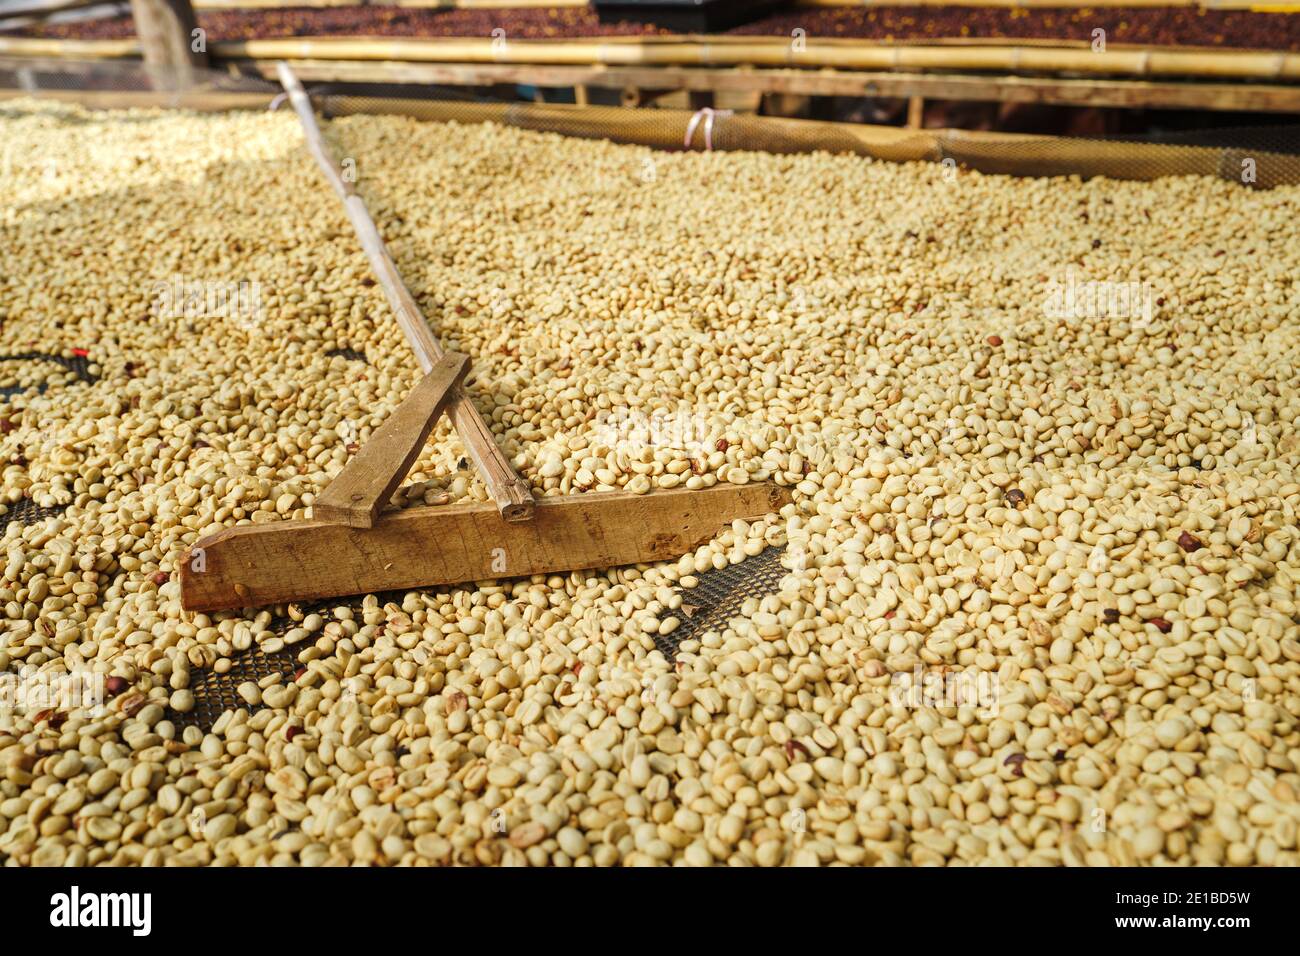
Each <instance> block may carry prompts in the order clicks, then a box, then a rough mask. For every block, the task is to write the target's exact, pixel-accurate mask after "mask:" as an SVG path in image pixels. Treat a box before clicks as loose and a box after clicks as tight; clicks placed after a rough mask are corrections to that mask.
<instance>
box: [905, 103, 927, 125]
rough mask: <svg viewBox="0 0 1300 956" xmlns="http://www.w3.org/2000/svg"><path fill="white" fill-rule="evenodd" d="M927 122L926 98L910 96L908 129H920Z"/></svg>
mask: <svg viewBox="0 0 1300 956" xmlns="http://www.w3.org/2000/svg"><path fill="white" fill-rule="evenodd" d="M924 120H925V97H923V96H910V97H908V99H907V128H908V129H920V128H921V125H922V123H923V122H924Z"/></svg>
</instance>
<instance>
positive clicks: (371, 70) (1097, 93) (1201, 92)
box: [229, 60, 1300, 113]
mask: <svg viewBox="0 0 1300 956" xmlns="http://www.w3.org/2000/svg"><path fill="white" fill-rule="evenodd" d="M229 62H230V65H232V66H233V67H234V68H235V69H237V70H239V71H240V72H241V73H243V74H247V75H254V76H261V77H265V78H267V79H273V78H274V76H275V66H274V64H273V63H271V62H270V61H267V60H232V61H229ZM292 65H293V68H294V71H295V72H296V73H297V74H298V76H299V77H300V78H301V79H303V80H306V81H309V82H314V83H337V82H344V83H393V84H421V85H448V86H486V85H491V84H495V83H517V84H529V85H532V86H540V87H557V88H566V87H573V88H574V89H581V88H590V87H595V88H600V89H616V90H625V89H641V90H664V91H674V90H698V91H717V92H746V93H755V92H756V93H792V94H800V95H807V96H877V97H899V98H907V97H912V96H922V97H925V98H926V99H935V100H965V101H984V102H1003V103H1053V104H1062V105H1070V106H1102V107H1128V108H1147V109H1208V110H1243V111H1254V112H1268V113H1293V112H1294V113H1300V85H1295V86H1290V85H1281V84H1261V83H1188V82H1180V81H1169V80H1166V81H1149V80H1129V79H1110V78H1102V77H1098V78H1095V79H1071V78H1062V77H1021V76H1007V75H986V74H953V73H941V74H936V73H904V72H899V73H881V72H867V71H844V70H787V69H759V70H755V69H748V68H744V67H723V68H717V69H713V68H708V67H702V68H695V67H590V66H528V65H519V64H495V63H487V64H484V63H398V62H390V61H379V62H371V61H356V60H294V61H292Z"/></svg>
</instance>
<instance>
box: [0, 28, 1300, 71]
mask: <svg viewBox="0 0 1300 956" xmlns="http://www.w3.org/2000/svg"><path fill="white" fill-rule="evenodd" d="M666 39H667V42H654V41H651V42H647V41H646V39H645V38H635V39H634V41H633V42H626V41H622V42H611V41H607V40H599V41H587V40H574V41H554V40H513V41H510V42H507V43H506V44H505V45H503V46H502V45H496V46H494V44H493V41H492V40H491V39H487V38H470V39H435V40H423V39H377V38H365V37H317V38H301V39H300V38H285V39H268V40H232V41H224V42H220V43H214V44H212V52H213V54H214V57H215V58H217V59H222V60H229V59H241V58H249V59H265V60H313V59H317V60H367V61H382V60H391V61H399V62H401V61H405V62H413V63H521V64H522V63H528V64H539V65H575V66H587V65H605V66H758V67H777V66H781V67H795V68H807V69H812V68H832V69H841V70H953V71H960V70H984V71H998V72H1007V73H1081V74H1086V75H1091V76H1096V75H1112V76H1143V77H1158V76H1193V77H1220V78H1224V79H1267V80H1296V79H1300V54H1298V53H1284V52H1267V51H1245V50H1184V49H1178V48H1160V47H1146V48H1144V47H1128V48H1119V47H1111V48H1109V49H1107V51H1106V52H1105V53H1094V52H1092V51H1091V50H1090V49H1087V48H1084V47H1079V48H1074V47H1041V46H1036V45H1018V44H1017V45H1002V46H999V45H988V46H982V45H970V46H966V45H948V44H940V45H915V46H911V45H906V44H879V43H858V42H856V41H839V42H835V41H823V40H809V41H808V42H807V46H806V48H805V49H804V50H803V51H802V52H795V51H794V50H793V49H792V47H791V45H790V43H789V41H788V40H785V39H781V38H757V39H744V40H738V39H737V38H731V39H729V40H727V41H724V42H717V41H714V40H710V41H708V42H682V41H680V40H679V39H677V38H671V37H670V38H666ZM138 51H139V45H138V44H137V43H136V42H135V41H133V40H81V41H76V40H44V39H34V38H27V37H0V55H12V56H51V57H58V56H64V57H71V58H79V59H98V58H105V57H126V56H133V55H137V54H138Z"/></svg>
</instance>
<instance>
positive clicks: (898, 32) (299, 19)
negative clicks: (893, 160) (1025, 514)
mask: <svg viewBox="0 0 1300 956" xmlns="http://www.w3.org/2000/svg"><path fill="white" fill-rule="evenodd" d="M198 19H199V24H200V25H201V26H202V27H203V28H204V29H205V30H207V31H208V39H209V40H210V41H213V42H220V41H224V40H252V39H263V38H270V37H295V36H344V35H351V36H386V37H393V36H411V37H486V36H492V35H493V33H492V31H493V30H496V29H501V30H504V31H505V36H506V37H507V38H508V39H509V38H514V39H521V40H548V39H564V38H578V37H595V36H655V35H659V36H668V35H671V34H670V33H669V31H667V30H664V29H662V28H659V27H655V26H653V25H650V24H640V23H634V22H628V23H601V22H600V21H599V20H598V19H597V17H596V14H595V12H594V11H592V10H589V9H585V8H581V7H560V8H551V9H538V8H525V9H465V10H419V9H401V8H395V7H347V8H312V7H296V8H295V7H287V8H282V9H276V10H221V11H218V10H201V11H199V13H198ZM796 29H799V30H803V31H804V35H805V36H807V37H811V38H819V39H827V38H842V39H860V40H871V41H877V42H879V41H894V40H945V39H953V38H956V39H1009V40H1058V41H1066V42H1073V43H1086V44H1091V43H1092V42H1093V39H1094V37H1093V31H1094V30H1097V29H1102V30H1104V31H1105V32H1106V42H1107V43H1122V44H1137V45H1142V46H1200V47H1217V48H1236V49H1260V50H1300V17H1297V16H1294V15H1292V14H1286V13H1259V12H1253V11H1246V10H1203V9H1198V8H1194V7H1168V8H1163V7H1131V8H1126V7H1104V8H1077V7H1076V8H1062V9H1052V8H1026V9H1017V8H1013V7H1001V8H979V7H928V6H927V7H906V6H901V7H870V8H865V9H858V8H843V9H836V8H831V9H804V10H793V11H789V12H786V13H782V14H777V15H774V16H769V17H764V18H763V19H760V20H757V21H755V22H753V23H749V24H745V25H744V26H740V27H735V28H733V29H731V30H727V31H725V33H726V34H730V35H736V36H778V37H789V36H791V35H792V34H793V31H794V30H796ZM22 32H23V35H27V36H41V37H56V38H64V39H72V38H75V39H121V38H125V37H130V36H133V35H134V26H133V24H132V21H131V18H130V17H129V16H124V17H116V18H106V19H100V20H88V21H82V22H76V23H66V24H44V25H39V26H34V27H30V28H27V29H26V30H24V31H22Z"/></svg>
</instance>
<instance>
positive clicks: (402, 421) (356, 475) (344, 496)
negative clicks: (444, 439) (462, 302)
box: [312, 352, 469, 528]
mask: <svg viewBox="0 0 1300 956" xmlns="http://www.w3.org/2000/svg"><path fill="white" fill-rule="evenodd" d="M468 368H469V356H467V355H461V354H460V353H459V352H448V353H447V354H446V355H444V356H443V357H442V359H441V360H439V362H438V364H437V365H435V366H434V367H433V371H431V372H429V374H428V375H426V376H424V378H422V379H420V381H419V382H417V383H416V385H415V387H414V388H413V389H411V391H410V393H409V394H408V395H407V396H406V398H404V399H403V400H402V403H401V404H400V405H398V406H397V409H396V410H395V411H394V412H393V414H391V415H389V416H388V418H387V419H386V420H385V421H384V423H383V424H382V425H381V426H379V429H378V430H377V431H376V432H375V433H374V434H373V435H371V436H370V440H369V441H368V442H366V443H365V444H364V445H362V446H361V447H360V448H359V449H358V450H357V453H356V454H355V455H353V456H352V458H351V459H349V461H348V463H347V464H346V465H344V467H343V470H342V471H341V472H339V473H338V474H337V475H336V476H335V477H334V480H333V481H331V482H330V483H329V485H328V486H327V487H326V488H325V490H324V491H322V492H321V494H320V496H319V497H318V498H317V499H316V500H315V502H314V503H313V504H312V515H313V516H314V517H315V518H316V519H317V520H319V521H337V522H342V523H343V524H346V525H350V526H351V527H354V528H369V527H371V526H372V525H373V524H374V523H375V519H376V518H377V517H378V516H379V512H380V511H382V510H383V508H384V506H385V505H386V504H388V501H389V499H390V498H392V497H393V492H394V491H396V490H397V486H398V485H400V484H401V483H402V479H403V478H405V477H406V473H407V472H409V471H410V470H411V466H412V465H414V464H415V460H416V459H417V458H419V457H420V451H421V450H422V449H423V448H424V443H425V442H426V441H427V440H428V438H429V432H431V431H433V426H434V425H436V424H437V423H438V418H439V417H440V416H441V415H442V413H443V411H444V410H445V409H446V407H447V404H448V402H450V401H451V394H452V393H451V390H452V388H453V387H454V386H455V385H456V384H457V383H458V382H460V380H461V379H462V378H464V377H465V370H466V369H468Z"/></svg>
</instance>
